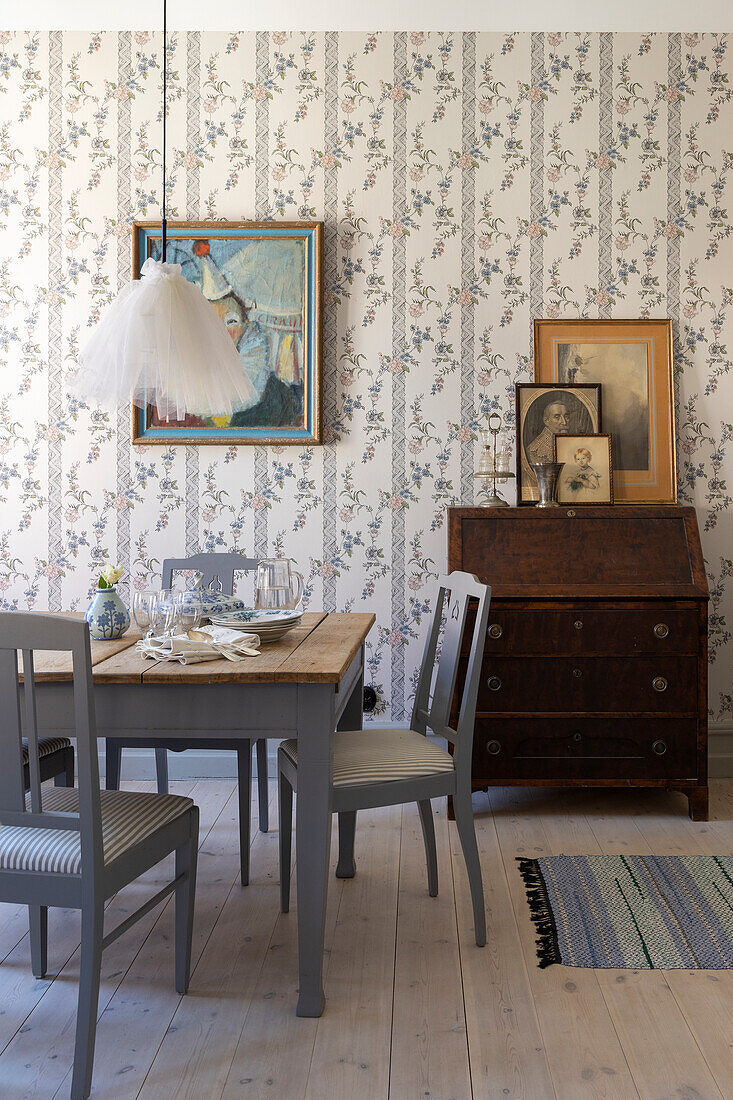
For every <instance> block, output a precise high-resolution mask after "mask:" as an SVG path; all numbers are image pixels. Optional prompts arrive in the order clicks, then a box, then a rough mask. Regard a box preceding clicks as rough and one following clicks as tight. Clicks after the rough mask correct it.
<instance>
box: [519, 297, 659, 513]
mask: <svg viewBox="0 0 733 1100" xmlns="http://www.w3.org/2000/svg"><path fill="white" fill-rule="evenodd" d="M534 364H535V380H536V381H537V382H543V383H545V385H551V384H559V385H562V384H564V383H571V382H572V383H577V382H598V383H599V384H600V385H601V386H602V389H603V430H604V431H606V432H610V433H611V435H612V436H613V466H614V495H615V498H616V503H617V504H675V503H676V502H677V470H676V458H675V423H674V383H673V373H672V365H673V360H672V322H671V321H669V320H663V319H660V320H656V319H653V320H629V321H622V320H591V321H589V320H574V321H543V320H536V321H535V323H534Z"/></svg>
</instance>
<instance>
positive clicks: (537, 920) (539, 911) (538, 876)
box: [517, 856, 562, 970]
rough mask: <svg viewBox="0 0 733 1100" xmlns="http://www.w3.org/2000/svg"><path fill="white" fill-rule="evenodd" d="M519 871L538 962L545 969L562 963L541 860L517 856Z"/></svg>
mask: <svg viewBox="0 0 733 1100" xmlns="http://www.w3.org/2000/svg"><path fill="white" fill-rule="evenodd" d="M517 863H518V864H519V873H520V875H521V876H522V881H523V882H524V889H525V893H526V895H527V904H528V906H529V912H530V918H531V920H532V923H533V924H534V926H535V931H536V932H537V933H538V936H537V941H536V942H537V963H538V965H539V967H540V968H541V969H542V970H544V969H545V967H547V966H552V965H553V963H561V962H562V959H561V957H560V945H559V943H558V940H557V928H556V927H555V918H554V916H553V914H552V906H551V905H550V899H549V898H548V896H547V887H546V886H545V880H544V878H543V877H542V871H541V870H540V865H539V862H538V861H537V860H536V859H524V858H522V857H520V856H517Z"/></svg>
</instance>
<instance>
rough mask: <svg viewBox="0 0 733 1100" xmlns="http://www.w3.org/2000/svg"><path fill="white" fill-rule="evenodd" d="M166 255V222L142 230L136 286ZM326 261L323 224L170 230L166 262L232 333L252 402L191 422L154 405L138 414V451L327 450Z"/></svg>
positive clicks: (137, 227) (137, 239)
mask: <svg viewBox="0 0 733 1100" xmlns="http://www.w3.org/2000/svg"><path fill="white" fill-rule="evenodd" d="M160 251H161V227H160V222H134V223H133V258H132V263H133V277H134V278H136V279H137V278H139V277H140V268H141V267H142V265H143V263H144V262H145V260H146V259H148V257H150V256H152V257H153V258H154V259H160ZM322 254H323V225H322V223H321V222H262V223H260V222H169V223H168V247H167V260H168V262H169V263H174V264H180V265H181V273H182V274H183V276H184V277H185V278H186V279H188V280H189V281H190V282H193V283H195V284H196V285H197V286H198V287H199V289H200V290H201V292H202V294H203V295H204V297H205V298H206V299H207V300H208V301H209V302H210V303H211V308H212V309H214V310H216V312H217V313H218V315H219V317H220V318H221V320H222V322H223V323H224V325H225V326H226V328H227V331H228V333H229V335H230V337H231V339H232V340H233V341H234V344H235V345H236V348H237V351H238V353H239V358H240V360H241V364H242V372H243V374H244V376H245V379H246V381H247V386H246V388H247V390H248V391H249V394H250V397H249V401H248V403H247V404H243V405H242V407H241V408H239V409H237V410H236V411H235V412H234V413H233V414H232V415H230V416H224V415H223V416H198V415H197V414H196V412H195V411H192V412H190V413H187V415H186V417H185V419H183V420H176V419H165V415H164V412H163V413H161V411H160V410H159V409H158V408H157V407H156V405H155V402H154V401H152V400H151V402H150V403H148V404H147V405H146V407H145V408H137V407H134V408H133V410H132V437H133V442H134V443H162V444H165V445H167V446H169V445H170V444H172V443H186V444H191V443H193V444H196V443H218V444H224V445H226V446H230V445H232V444H267V443H279V444H283V443H298V444H305V445H312V444H315V443H320V442H321V382H322V370H323V367H322V352H321V279H322V270H323V264H322ZM201 369H202V370H204V371H205V370H206V364H205V363H202V364H201ZM173 415H175V414H173Z"/></svg>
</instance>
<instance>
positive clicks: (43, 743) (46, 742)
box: [23, 737, 71, 764]
mask: <svg viewBox="0 0 733 1100" xmlns="http://www.w3.org/2000/svg"><path fill="white" fill-rule="evenodd" d="M70 747H71V741H69V739H68V737H39V738H38V755H39V756H50V755H51V753H52V752H58V751H59V749H68V748H70ZM23 763H24V764H27V763H28V739H27V738H26V737H24V738H23Z"/></svg>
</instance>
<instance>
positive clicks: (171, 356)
mask: <svg viewBox="0 0 733 1100" xmlns="http://www.w3.org/2000/svg"><path fill="white" fill-rule="evenodd" d="M167 8H168V4H167V0H163V150H162V170H163V181H162V182H163V194H162V196H161V202H160V214H161V219H160V220H161V255H160V260H154V259H153V257H152V256H149V257H148V258H147V259H146V260H145V262H144V263H143V265H142V268H141V269H140V278H139V279H133V281H132V282H131V283H129V284H128V285H127V286H124V287H122V288H121V290H120V291H119V293H118V295H117V297H116V298H115V300H114V302H112V303H110V306H109V308H108V309H107V310H106V311H105V313H104V315H103V317H102V319H101V320H100V323H99V325H98V326H97V327H96V329H95V331H94V333H93V334H92V336H91V338H90V340H89V342H88V344H87V345H86V347H85V348H84V349H83V350H82V352H81V353H80V356H79V368H78V370H77V371H76V373H75V375H74V377H73V378H72V380H71V381H70V385H69V388H70V392H73V393H75V394H78V396H79V398H80V399H81V400H82V401H84V402H87V403H89V402H92V401H94V402H96V403H98V404H100V405H106V406H109V407H119V405H121V404H123V403H124V402H127V401H132V402H133V404H135V405H137V406H138V408H140V409H143V410H146V415H147V410H148V409H149V408H151V407H152V406H155V409H156V415H157V417H158V419H159V420H160V421H161V422H162V421H169V420H171V421H175V422H181V421H182V420H183V419H184V418H185V416H186V415H187V414H188V413H190V414H192V415H194V416H197V417H220V416H223V417H225V418H228V417H231V416H232V414H233V413H235V412H237V411H238V410H239V409H243V408H244V409H246V408H249V407H250V406H251V405H253V404H255V403H256V401H257V392H256V390H255V388H254V386H253V384H252V382H251V381H250V379H249V376H248V375H247V373H246V372H245V371H244V370H243V369H242V360H241V359H240V356H239V352H238V350H237V348H236V346H235V344H234V342H233V340H232V339H231V337H230V335H229V333H228V332H227V330H226V328H225V327H224V324H223V323H222V321H221V318H220V317H219V316H218V315H217V313H216V311H215V310H214V309H212V306H211V304H210V303H209V302H208V301H207V300H206V298H205V297H204V295H203V294H202V292H201V290H200V289H199V288H198V286H197V285H196V284H195V283H194V282H189V281H188V280H187V279H185V278H184V277H183V275H182V274H181V267H180V265H179V264H175V263H173V264H169V263H167V245H168V219H167V214H168V188H167V184H168V180H167V172H166V167H167V144H168V143H167V128H168V127H167V123H168V117H167V116H168V11H167Z"/></svg>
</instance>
